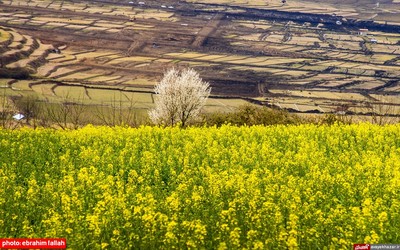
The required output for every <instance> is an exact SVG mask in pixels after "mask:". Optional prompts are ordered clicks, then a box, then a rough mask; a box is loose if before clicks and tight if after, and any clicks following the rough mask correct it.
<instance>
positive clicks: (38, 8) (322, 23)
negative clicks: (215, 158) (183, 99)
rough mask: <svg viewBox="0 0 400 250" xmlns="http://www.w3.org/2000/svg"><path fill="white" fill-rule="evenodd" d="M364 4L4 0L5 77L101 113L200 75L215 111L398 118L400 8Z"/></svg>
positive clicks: (148, 99)
mask: <svg viewBox="0 0 400 250" xmlns="http://www.w3.org/2000/svg"><path fill="white" fill-rule="evenodd" d="M361 2H362V1H361ZM361 2H355V3H352V2H347V3H346V4H343V3H340V2H338V1H336V2H335V1H324V3H315V2H309V1H288V2H287V3H286V4H282V3H281V1H274V0H267V1H242V0H229V1H228V0H219V1H208V0H201V1H196V0H188V1H179V2H177V1H163V4H160V3H159V2H158V1H146V2H145V3H144V2H138V1H111V0H110V1H90V2H89V1H87V2H86V1H55V0H43V1H39V0H30V1H21V0H3V1H1V3H0V10H1V12H0V27H1V30H0V34H1V35H0V53H1V54H0V55H1V68H0V69H1V71H0V73H1V76H2V78H5V82H6V86H5V87H7V88H9V90H8V92H10V93H11V94H12V95H25V94H28V93H31V92H32V91H34V92H35V93H37V94H38V95H39V96H40V97H41V98H44V99H47V100H52V101H54V100H57V98H59V99H62V98H65V97H66V96H68V98H70V99H73V100H75V99H79V98H84V99H85V101H87V102H88V103H97V104H98V103H108V102H110V101H112V99H113V98H115V96H131V94H132V93H137V94H136V95H133V96H135V97H137V100H135V105H137V107H138V108H139V107H140V108H150V107H152V105H153V97H152V88H153V86H154V84H155V83H156V82H157V81H159V80H160V78H161V76H162V74H163V72H164V71H165V70H166V69H168V68H170V67H187V66H190V67H193V68H195V69H196V70H198V71H199V72H200V74H201V76H202V77H203V78H204V79H205V80H207V81H209V82H210V83H211V85H212V95H213V96H212V97H213V98H211V100H210V101H209V105H208V108H209V110H216V109H224V110H226V109H231V108H233V107H236V106H237V105H241V104H243V103H245V102H248V101H251V102H255V103H258V104H266V105H275V106H277V107H281V108H285V109H288V110H290V111H293V112H307V113H308V112H336V111H343V109H345V112H348V113H368V112H371V110H367V111H366V109H365V107H367V106H368V105H369V106H371V104H374V105H378V104H384V105H389V106H391V107H393V108H392V109H391V110H393V112H392V114H393V115H397V114H398V113H397V110H399V109H398V107H399V106H400V103H399V102H396V101H392V100H395V99H396V98H397V97H398V95H399V92H400V86H399V81H400V70H399V69H400V26H397V25H400V15H398V14H399V13H400V3H394V2H389V1H383V2H381V3H380V4H379V6H377V5H376V3H368V2H367V1H365V3H364V2H362V3H363V4H361ZM374 4H375V5H374ZM368 15H369V17H368ZM373 21H375V22H373ZM367 29H368V30H367ZM115 93H118V94H115ZM121 93H122V95H121ZM224 98H225V99H224ZM73 100H72V101H73ZM129 100H130V98H123V99H122V101H123V102H127V104H128V101H129ZM343 107H345V108H343Z"/></svg>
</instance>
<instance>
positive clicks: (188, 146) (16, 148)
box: [0, 124, 400, 249]
mask: <svg viewBox="0 0 400 250" xmlns="http://www.w3.org/2000/svg"><path fill="white" fill-rule="evenodd" d="M399 138H400V125H387V126H376V125H370V124H358V125H332V126H325V125H321V126H316V125H300V126H270V127H263V126H255V127H233V126H222V127H220V128H217V127H211V128H205V127H204V128H187V129H179V128H158V127H140V128H123V127H93V126H88V127H85V128H83V129H79V130H70V131H61V130H51V129H36V130H32V129H25V128H24V129H19V130H5V129H0V148H1V150H0V165H1V167H0V186H1V188H0V197H1V198H0V235H1V236H2V237H3V238H62V237H65V238H67V244H68V249H89V248H90V249H186V248H189V249H288V248H289V249H297V248H299V249H350V248H352V244H353V243H398V242H400V234H399V233H398V232H399V231H398V230H399V228H400V200H399V199H400V139H399Z"/></svg>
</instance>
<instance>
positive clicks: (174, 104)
mask: <svg viewBox="0 0 400 250" xmlns="http://www.w3.org/2000/svg"><path fill="white" fill-rule="evenodd" d="M154 91H155V93H156V94H157V96H156V99H155V105H156V107H155V108H154V109H152V110H151V111H150V112H149V116H150V119H151V120H152V122H154V123H155V124H159V125H171V126H173V125H176V124H179V123H180V125H181V126H182V127H185V126H186V125H187V123H188V121H190V120H191V119H192V118H195V117H196V116H197V115H198V114H199V113H200V110H201V108H202V107H203V106H204V105H205V103H206V101H207V98H208V96H209V95H210V91H211V88H210V84H209V83H207V82H204V81H203V80H202V79H201V78H200V76H199V74H198V73H197V72H196V71H195V70H193V69H184V70H177V69H174V68H173V69H170V70H168V71H167V72H166V73H165V75H164V77H163V79H162V80H161V81H160V82H159V83H158V84H157V85H156V86H155V88H154Z"/></svg>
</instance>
